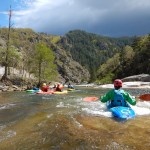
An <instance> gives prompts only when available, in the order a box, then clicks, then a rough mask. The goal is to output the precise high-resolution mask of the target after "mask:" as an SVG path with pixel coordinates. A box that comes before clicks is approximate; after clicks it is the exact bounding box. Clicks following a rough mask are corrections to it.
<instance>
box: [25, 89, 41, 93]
mask: <svg viewBox="0 0 150 150" xmlns="http://www.w3.org/2000/svg"><path fill="white" fill-rule="evenodd" d="M39 91H40V90H32V89H31V90H26V92H27V93H36V92H39Z"/></svg>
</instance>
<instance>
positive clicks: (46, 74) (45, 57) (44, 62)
mask: <svg viewBox="0 0 150 150" xmlns="http://www.w3.org/2000/svg"><path fill="white" fill-rule="evenodd" d="M54 59H55V57H54V54H53V51H52V50H51V49H50V48H48V47H47V45H46V44H45V43H38V44H36V45H35V52H34V53H33V60H32V65H33V68H34V69H33V73H34V74H35V75H37V76H38V79H39V83H41V81H42V80H46V81H47V80H54V79H56V78H57V76H58V72H57V67H56V65H55V64H54Z"/></svg>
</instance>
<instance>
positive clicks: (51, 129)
mask: <svg viewBox="0 0 150 150" xmlns="http://www.w3.org/2000/svg"><path fill="white" fill-rule="evenodd" d="M76 89H77V90H74V91H71V92H68V94H64V95H54V94H52V95H38V94H29V93H26V92H7V93H1V94H0V150H148V149H149V148H150V102H146V101H145V102H144V101H140V100H138V99H137V105H136V106H132V108H133V109H134V111H135V112H136V117H135V118H133V119H129V120H126V121H120V120H117V119H116V118H114V117H113V116H112V115H111V113H110V112H109V111H108V110H107V109H106V106H105V104H104V103H101V102H100V101H96V102H84V101H83V98H84V97H87V96H97V97H99V96H100V95H102V94H104V93H105V92H107V91H108V90H109V89H94V88H92V87H76ZM126 91H128V92H129V93H130V94H131V95H134V96H138V95H140V94H144V93H150V89H147V90H144V89H126Z"/></svg>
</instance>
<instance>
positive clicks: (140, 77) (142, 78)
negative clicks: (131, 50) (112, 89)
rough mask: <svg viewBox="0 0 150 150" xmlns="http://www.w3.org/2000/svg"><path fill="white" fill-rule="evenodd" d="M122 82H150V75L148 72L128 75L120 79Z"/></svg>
mask: <svg viewBox="0 0 150 150" xmlns="http://www.w3.org/2000/svg"><path fill="white" fill-rule="evenodd" d="M122 81H123V82H130V81H142V82H150V75H149V74H139V75H134V76H129V77H126V78H123V79H122Z"/></svg>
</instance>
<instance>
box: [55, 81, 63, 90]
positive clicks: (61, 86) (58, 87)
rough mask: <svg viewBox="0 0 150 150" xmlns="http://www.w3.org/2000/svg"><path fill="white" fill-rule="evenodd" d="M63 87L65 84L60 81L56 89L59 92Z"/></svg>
mask: <svg viewBox="0 0 150 150" xmlns="http://www.w3.org/2000/svg"><path fill="white" fill-rule="evenodd" d="M63 88H64V86H63V85H62V84H60V83H58V84H57V86H56V89H55V90H56V91H58V92H62V89H63Z"/></svg>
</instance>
